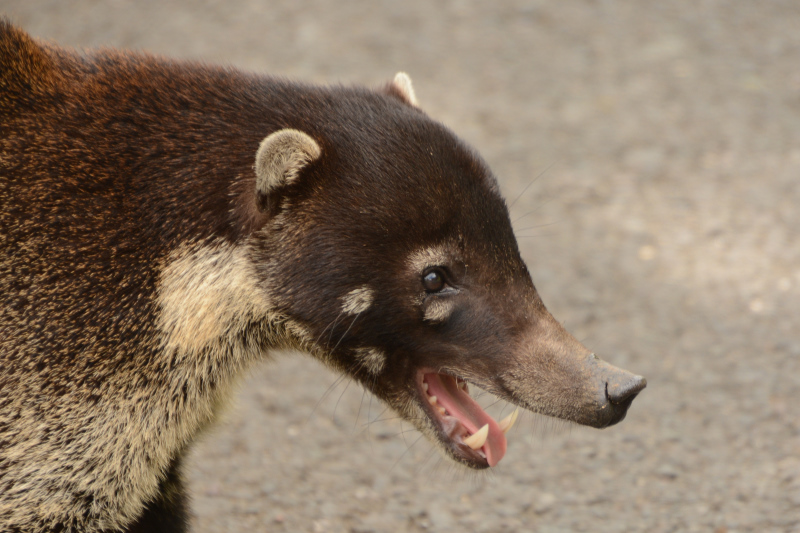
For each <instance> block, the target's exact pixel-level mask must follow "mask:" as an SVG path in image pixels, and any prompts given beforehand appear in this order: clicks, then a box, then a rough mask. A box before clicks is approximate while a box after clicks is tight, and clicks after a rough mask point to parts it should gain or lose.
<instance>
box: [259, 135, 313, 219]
mask: <svg viewBox="0 0 800 533" xmlns="http://www.w3.org/2000/svg"><path fill="white" fill-rule="evenodd" d="M321 154H322V150H321V149H320V147H319V144H317V141H315V140H314V139H312V138H311V136H310V135H308V134H307V133H303V132H302V131H298V130H293V129H283V130H279V131H276V132H275V133H272V134H270V135H268V136H267V137H266V138H265V139H264V140H263V141H261V145H259V147H258V151H257V152H256V165H255V170H256V192H257V193H258V196H259V197H261V198H262V199H265V198H267V197H268V196H269V194H270V193H271V192H273V191H275V190H276V189H279V188H281V187H283V186H284V185H287V184H289V183H291V182H292V181H293V180H295V179H296V178H297V175H298V174H299V173H300V171H301V170H302V169H303V168H304V167H305V166H306V165H308V164H309V163H310V162H312V161H314V160H316V159H317V158H319V156H320V155H321ZM260 203H262V205H263V202H260Z"/></svg>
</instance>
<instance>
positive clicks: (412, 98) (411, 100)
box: [392, 72, 419, 107]
mask: <svg viewBox="0 0 800 533" xmlns="http://www.w3.org/2000/svg"><path fill="white" fill-rule="evenodd" d="M392 87H393V88H394V89H396V90H397V92H398V93H399V94H400V96H402V97H403V100H405V101H406V102H407V103H408V104H410V105H413V106H414V107H419V102H418V101H417V95H416V94H415V93H414V86H413V85H411V77H410V76H409V75H408V74H406V73H405V72H398V73H397V74H395V75H394V80H392Z"/></svg>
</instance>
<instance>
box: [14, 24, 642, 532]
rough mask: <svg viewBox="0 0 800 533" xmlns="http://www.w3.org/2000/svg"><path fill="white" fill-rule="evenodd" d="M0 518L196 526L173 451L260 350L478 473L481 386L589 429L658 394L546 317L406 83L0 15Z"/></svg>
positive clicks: (499, 205) (489, 444) (59, 524)
mask: <svg viewBox="0 0 800 533" xmlns="http://www.w3.org/2000/svg"><path fill="white" fill-rule="evenodd" d="M0 202H1V203H2V206H1V207H0V365H2V372H0V529H2V530H8V531H63V532H69V531H86V532H97V531H182V530H184V528H185V513H186V505H185V501H184V495H183V489H182V487H181V481H180V461H181V457H182V456H183V454H184V453H185V452H186V450H187V448H188V447H189V446H190V445H191V442H192V440H193V439H194V438H195V437H196V435H197V434H198V432H199V431H200V430H201V429H202V428H203V427H204V426H205V425H207V424H208V423H209V422H210V421H211V420H212V419H213V417H214V413H215V408H216V405H217V404H218V403H219V402H220V401H221V400H223V399H224V398H225V397H226V396H227V395H229V394H230V392H229V391H230V385H231V383H232V381H233V380H235V379H236V377H237V376H239V375H241V374H242V372H243V371H244V370H245V369H246V368H247V367H248V366H249V365H252V364H254V363H256V362H258V361H261V360H264V359H265V358H266V356H267V354H268V353H269V352H270V350H273V349H279V348H286V347H292V348H297V349H300V350H303V351H306V352H309V353H311V354H312V355H313V356H315V357H316V358H318V359H320V360H321V361H323V362H324V363H326V364H327V365H329V366H331V367H333V368H335V369H337V370H338V371H340V372H343V373H346V374H348V375H349V376H351V377H353V378H354V379H355V380H357V381H359V382H360V383H361V384H362V385H363V386H364V387H366V388H367V389H369V390H370V391H371V392H372V393H373V394H375V395H376V396H378V397H379V398H381V399H382V400H384V401H385V402H386V403H387V404H388V405H389V406H390V407H392V408H393V409H394V410H396V411H397V412H398V413H399V414H400V415H401V416H403V417H404V418H406V419H408V420H409V421H411V422H412V423H413V424H414V425H415V426H416V427H417V428H418V429H419V430H420V431H422V432H423V433H424V434H426V435H427V436H428V437H429V438H431V439H432V440H433V441H434V442H436V443H437V444H439V445H440V447H441V448H442V449H443V451H444V452H445V453H447V454H448V455H449V456H451V457H452V458H453V459H455V460H456V461H458V462H460V463H462V464H464V465H466V466H469V467H472V468H486V467H488V466H493V465H494V464H496V463H497V462H498V461H499V460H500V459H501V458H502V456H503V454H504V453H505V449H506V440H505V436H504V432H505V431H504V430H506V431H507V429H508V427H509V426H510V424H511V423H513V420H504V421H501V422H500V423H498V422H496V421H495V420H493V419H492V418H491V417H490V416H489V415H488V414H486V413H485V412H484V411H483V410H482V409H481V408H480V407H479V406H478V405H477V403H475V402H474V401H473V400H472V399H471V398H470V397H469V393H468V390H469V386H468V383H472V384H475V385H477V386H480V387H482V388H485V389H487V390H489V391H490V392H493V393H494V394H496V395H498V396H500V397H501V398H504V399H506V400H508V401H510V402H513V403H515V404H518V405H520V406H522V407H525V408H528V409H531V410H533V411H536V412H540V413H543V414H546V415H550V416H557V417H560V418H565V419H568V420H573V421H576V422H579V423H582V424H588V425H592V426H595V427H605V426H607V425H611V424H614V423H616V422H619V421H620V420H622V418H624V416H625V413H626V411H627V408H628V406H629V405H630V403H631V402H632V400H633V398H634V397H635V396H636V394H637V393H638V392H639V391H640V390H641V389H642V388H644V386H645V381H644V379H643V378H641V377H639V376H634V375H633V374H630V373H627V372H625V371H623V370H620V369H617V368H615V367H613V366H611V365H609V364H607V363H604V362H602V361H601V360H599V359H597V358H596V357H595V356H594V354H591V353H590V352H589V351H588V350H587V349H586V348H584V347H583V346H582V345H580V343H578V342H577V341H576V340H575V339H574V338H572V337H571V336H570V335H569V334H568V333H567V332H566V331H565V330H564V329H563V328H562V327H561V326H560V325H559V324H558V323H557V322H556V321H555V320H554V319H553V318H552V317H551V316H550V314H549V313H548V312H547V311H546V309H545V307H544V305H543V304H542V302H541V300H540V298H539V296H538V294H537V292H536V289H535V288H534V285H533V283H532V282H531V279H530V275H529V274H528V271H527V268H526V266H525V264H524V262H523V261H522V259H521V257H520V254H519V250H518V248H517V244H516V241H515V238H514V235H513V232H512V230H511V224H510V221H509V218H508V210H507V208H506V205H505V202H504V201H503V199H502V198H501V197H500V194H499V189H498V187H497V183H496V179H495V178H494V176H493V175H492V174H491V171H490V170H489V169H488V167H487V166H486V164H485V163H484V162H483V161H482V160H481V159H480V157H479V156H478V155H477V154H476V153H475V152H474V151H473V150H472V149H470V148H469V147H467V146H466V145H465V144H464V143H463V142H461V141H460V140H458V139H457V138H456V137H455V136H454V135H453V134H452V133H451V132H450V131H449V130H447V129H446V128H445V127H444V126H442V125H441V124H439V123H437V122H435V121H433V120H431V119H430V118H429V117H428V116H427V115H426V114H425V113H424V112H423V111H422V110H421V109H420V108H419V105H418V103H417V100H416V97H415V95H414V91H413V88H412V86H411V82H410V80H409V78H408V77H407V76H406V75H404V74H398V75H397V76H396V77H395V79H394V81H393V82H392V83H390V84H387V85H386V86H385V87H382V88H379V89H377V90H370V89H365V88H359V87H317V86H311V85H304V84H299V83H293V82H288V81H285V80H281V79H277V78H271V77H265V76H256V75H252V74H246V73H242V72H239V71H236V70H233V69H225V68H218V67H211V66H206V65H200V64H194V63H186V62H176V61H171V60H167V59H162V58H157V57H153V56H149V55H145V54H134V53H129V52H119V51H113V50H105V51H99V52H91V53H79V52H75V51H72V50H67V49H62V48H59V47H56V46H52V45H45V44H41V43H39V42H37V41H35V40H33V39H31V38H30V37H29V36H28V35H27V34H25V33H24V32H22V31H20V30H19V29H16V28H14V27H13V26H11V25H10V24H9V23H8V22H7V21H0Z"/></svg>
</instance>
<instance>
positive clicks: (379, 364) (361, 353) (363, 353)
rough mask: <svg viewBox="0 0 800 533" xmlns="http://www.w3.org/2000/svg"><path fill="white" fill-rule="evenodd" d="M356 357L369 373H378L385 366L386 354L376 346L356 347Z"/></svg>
mask: <svg viewBox="0 0 800 533" xmlns="http://www.w3.org/2000/svg"><path fill="white" fill-rule="evenodd" d="M356 359H357V360H358V362H359V363H361V366H363V367H364V368H365V369H366V370H367V372H369V373H370V374H373V375H375V374H380V373H381V371H383V368H384V367H385V366H386V354H385V353H384V352H383V351H382V350H379V349H377V348H358V349H357V350H356Z"/></svg>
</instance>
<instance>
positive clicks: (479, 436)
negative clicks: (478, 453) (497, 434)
mask: <svg viewBox="0 0 800 533" xmlns="http://www.w3.org/2000/svg"><path fill="white" fill-rule="evenodd" d="M488 436H489V424H486V425H485V426H483V427H482V428H481V429H479V430H478V431H477V432H476V433H475V434H474V435H470V436H469V437H467V438H466V439H464V444H466V445H467V446H469V447H470V448H472V449H473V450H477V449H478V448H480V447H481V446H483V445H484V444H486V438H487V437H488Z"/></svg>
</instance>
